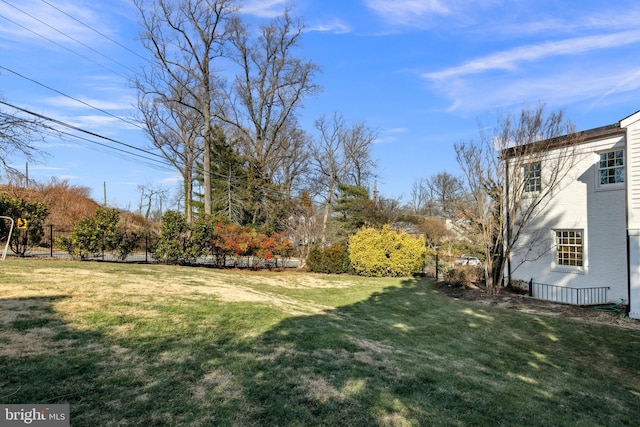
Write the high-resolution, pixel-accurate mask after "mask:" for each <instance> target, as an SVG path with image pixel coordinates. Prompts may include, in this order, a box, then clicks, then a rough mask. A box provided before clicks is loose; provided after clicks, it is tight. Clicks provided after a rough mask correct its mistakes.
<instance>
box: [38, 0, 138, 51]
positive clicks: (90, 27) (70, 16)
mask: <svg viewBox="0 0 640 427" xmlns="http://www.w3.org/2000/svg"><path fill="white" fill-rule="evenodd" d="M40 1H41V2H43V3H45V4H47V5H49V6H51V7H52V8H54V9H55V10H57V11H58V12H60V13H62V14H63V15H65V16H67V17H69V18H71V19H73V20H74V21H76V22H77V23H79V24H81V25H83V26H85V27H86V28H88V29H90V30H91V31H93V32H94V33H96V34H99V35H100V36H102V37H104V38H105V39H107V40H109V41H110V42H112V43H115V44H116V45H118V46H120V47H121V48H123V49H124V50H126V51H128V52H129V53H132V54H133V55H135V56H137V57H138V58H140V59H142V60H143V61H146V62H149V60H148V59H147V58H145V57H144V56H142V55H140V54H139V53H138V52H135V51H134V50H131V49H130V48H128V47H127V46H125V45H123V44H122V43H120V42H118V41H117V40H114V39H112V38H111V37H109V36H107V35H106V34H103V33H102V32H100V31H98V30H96V29H95V28H93V27H92V26H90V25H88V24H85V23H84V22H82V21H80V20H79V19H77V18H75V17H74V16H72V15H70V14H68V13H67V12H65V11H64V10H62V9H60V8H59V7H57V6H55V5H53V4H51V3H49V2H48V1H46V0H40Z"/></svg>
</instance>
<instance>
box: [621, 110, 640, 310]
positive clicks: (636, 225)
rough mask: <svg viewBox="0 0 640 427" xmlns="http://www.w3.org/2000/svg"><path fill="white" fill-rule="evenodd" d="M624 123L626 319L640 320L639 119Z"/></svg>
mask: <svg viewBox="0 0 640 427" xmlns="http://www.w3.org/2000/svg"><path fill="white" fill-rule="evenodd" d="M638 116H639V115H638V113H636V114H634V115H632V116H630V117H628V118H627V119H624V120H622V121H621V122H620V125H621V126H623V127H625V128H626V129H627V139H628V143H627V146H628V147H627V156H628V158H629V162H628V163H629V167H628V168H627V170H626V178H627V183H628V184H627V185H628V187H627V218H628V219H627V221H628V226H627V227H628V230H627V238H628V245H629V273H628V274H629V286H628V288H629V289H628V291H629V317H632V318H635V319H640V121H639V119H640V117H638Z"/></svg>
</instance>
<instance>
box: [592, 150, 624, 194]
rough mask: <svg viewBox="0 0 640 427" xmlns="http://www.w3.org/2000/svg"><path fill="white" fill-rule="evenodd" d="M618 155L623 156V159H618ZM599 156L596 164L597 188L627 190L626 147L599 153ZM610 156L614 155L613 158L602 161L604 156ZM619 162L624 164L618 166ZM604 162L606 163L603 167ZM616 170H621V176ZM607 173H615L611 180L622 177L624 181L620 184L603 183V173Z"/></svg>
mask: <svg viewBox="0 0 640 427" xmlns="http://www.w3.org/2000/svg"><path fill="white" fill-rule="evenodd" d="M618 153H621V154H622V157H621V158H617V157H616V155H617V154H618ZM596 154H597V155H598V159H597V163H596V177H595V178H596V188H597V189H598V190H619V189H623V188H625V179H626V177H625V168H626V167H627V165H626V163H627V161H626V157H627V154H626V152H625V149H624V147H620V146H618V147H613V148H611V149H608V150H603V151H598V152H597V153H596ZM609 154H613V158H610V159H609V158H605V159H602V156H609ZM618 160H620V161H621V162H622V164H618ZM603 162H605V164H604V166H603ZM616 169H620V170H621V175H617V174H616ZM604 171H607V172H608V173H609V172H611V171H613V175H612V176H610V177H609V178H614V180H615V179H617V176H621V178H622V181H620V182H605V183H603V182H602V172H604Z"/></svg>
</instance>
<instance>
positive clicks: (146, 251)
mask: <svg viewBox="0 0 640 427" xmlns="http://www.w3.org/2000/svg"><path fill="white" fill-rule="evenodd" d="M71 232H72V230H66V229H63V228H56V227H54V226H53V225H49V226H48V227H47V229H46V233H45V234H46V235H45V237H44V239H43V240H42V242H40V245H38V246H35V247H33V248H30V249H29V250H28V251H27V252H26V253H25V256H26V257H46V258H59V259H72V258H73V256H72V255H71V254H70V253H69V252H68V251H67V250H66V249H65V248H64V247H62V246H61V245H59V244H58V241H59V239H60V238H61V237H71ZM5 239H6V236H5ZM156 241H157V237H155V236H145V237H143V238H142V239H141V240H140V241H139V242H138V245H137V246H136V247H135V248H134V249H133V251H131V252H130V253H128V254H127V255H126V256H125V257H122V256H121V254H120V253H118V252H117V251H103V252H102V253H99V254H92V255H89V256H85V257H84V259H85V260H90V261H112V262H139V263H143V262H145V263H154V262H157V260H156V259H155V258H154V256H153V252H152V250H151V248H153V246H154V245H155V243H156ZM5 242H6V240H5ZM8 255H12V253H11V252H10V251H9V252H8ZM223 263H224V266H225V267H238V268H262V267H269V268H271V267H275V268H297V267H298V266H299V264H300V261H299V260H298V259H297V258H291V257H288V258H281V257H280V258H272V259H271V260H269V261H268V262H266V261H265V260H260V259H257V258H256V257H254V256H237V257H225V259H224V261H223ZM194 264H198V265H211V266H219V264H220V260H217V259H215V258H214V257H212V256H201V257H198V258H196V259H195V260H194Z"/></svg>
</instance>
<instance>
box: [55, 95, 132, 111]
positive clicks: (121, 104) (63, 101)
mask: <svg viewBox="0 0 640 427" xmlns="http://www.w3.org/2000/svg"><path fill="white" fill-rule="evenodd" d="M78 100H79V101H81V102H78V101H76V100H74V99H72V98H67V97H65V96H56V97H51V98H47V99H45V100H44V101H45V102H46V103H47V104H48V105H51V106H53V107H62V108H88V106H89V105H90V106H91V107H93V108H99V109H101V110H129V109H131V102H130V101H131V100H119V101H105V100H101V99H92V98H87V97H78Z"/></svg>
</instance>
